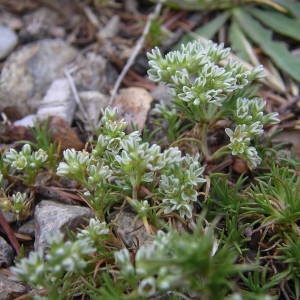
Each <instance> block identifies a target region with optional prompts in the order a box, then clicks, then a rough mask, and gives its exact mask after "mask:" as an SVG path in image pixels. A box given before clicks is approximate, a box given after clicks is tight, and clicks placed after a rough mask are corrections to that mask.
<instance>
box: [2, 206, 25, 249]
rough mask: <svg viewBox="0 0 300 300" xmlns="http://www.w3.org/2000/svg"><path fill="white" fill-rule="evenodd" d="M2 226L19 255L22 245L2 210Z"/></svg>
mask: <svg viewBox="0 0 300 300" xmlns="http://www.w3.org/2000/svg"><path fill="white" fill-rule="evenodd" d="M0 225H1V227H2V228H3V230H4V232H5V233H6V235H7V237H8V239H9V241H10V242H11V244H12V246H13V247H14V249H15V251H16V253H17V254H19V253H20V244H19V242H18V240H17V238H16V236H15V233H14V231H13V230H12V229H11V227H10V226H9V224H8V222H7V221H6V219H5V217H4V215H3V213H2V211H1V210H0Z"/></svg>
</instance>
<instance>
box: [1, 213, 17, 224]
mask: <svg viewBox="0 0 300 300" xmlns="http://www.w3.org/2000/svg"><path fill="white" fill-rule="evenodd" d="M2 214H3V216H4V218H5V220H6V222H7V223H9V224H11V223H14V222H16V221H17V215H16V213H14V212H12V211H2Z"/></svg>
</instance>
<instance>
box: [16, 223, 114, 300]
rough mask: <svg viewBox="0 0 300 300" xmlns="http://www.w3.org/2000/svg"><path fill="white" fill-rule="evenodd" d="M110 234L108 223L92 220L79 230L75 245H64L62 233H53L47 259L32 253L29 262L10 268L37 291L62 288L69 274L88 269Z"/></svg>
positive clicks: (70, 242) (49, 242)
mask: <svg viewBox="0 0 300 300" xmlns="http://www.w3.org/2000/svg"><path fill="white" fill-rule="evenodd" d="M108 232H109V230H108V228H107V226H106V223H104V222H100V221H99V220H97V219H91V220H90V223H89V226H87V227H86V228H85V229H82V230H80V231H79V232H78V233H77V234H76V239H75V240H74V241H71V240H68V241H65V240H64V235H63V234H62V233H61V232H60V231H57V232H54V233H52V234H50V235H49V236H48V239H47V242H48V245H49V246H48V251H47V253H46V254H45V255H44V254H43V253H41V252H31V253H30V255H29V257H28V258H23V259H22V260H20V261H19V262H18V263H17V264H16V266H15V267H12V268H11V269H12V272H13V273H14V274H15V275H16V276H17V277H18V278H20V279H22V280H25V281H27V282H28V283H30V284H31V285H33V286H35V287H37V288H39V287H43V288H45V287H49V285H56V284H57V285H58V286H59V285H60V284H61V282H60V280H63V278H64V275H65V274H66V273H68V272H69V273H76V272H80V271H81V270H83V269H84V268H85V267H86V266H87V263H88V260H89V259H90V254H92V253H93V252H95V250H96V247H97V244H99V241H100V243H101V238H103V237H105V236H107V234H108ZM53 299H54V298H53Z"/></svg>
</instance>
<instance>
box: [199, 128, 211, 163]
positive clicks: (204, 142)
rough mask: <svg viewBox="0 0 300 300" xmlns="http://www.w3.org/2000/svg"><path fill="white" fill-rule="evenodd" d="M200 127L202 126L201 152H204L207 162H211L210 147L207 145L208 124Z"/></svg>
mask: <svg viewBox="0 0 300 300" xmlns="http://www.w3.org/2000/svg"><path fill="white" fill-rule="evenodd" d="M199 126H200V140H201V144H200V148H201V151H202V153H203V155H204V157H205V158H206V159H207V160H209V159H210V151H209V149H208V145H207V133H208V124H206V123H204V124H199Z"/></svg>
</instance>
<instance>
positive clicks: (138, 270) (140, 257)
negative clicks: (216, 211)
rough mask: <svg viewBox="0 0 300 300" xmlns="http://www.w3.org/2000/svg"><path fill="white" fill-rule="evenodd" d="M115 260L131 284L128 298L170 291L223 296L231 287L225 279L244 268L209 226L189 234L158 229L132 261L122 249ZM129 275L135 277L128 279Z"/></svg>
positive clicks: (160, 294)
mask: <svg viewBox="0 0 300 300" xmlns="http://www.w3.org/2000/svg"><path fill="white" fill-rule="evenodd" d="M115 260H116V264H117V265H118V266H119V267H120V277H121V278H123V280H125V281H127V283H128V285H129V286H130V285H131V286H130V287H131V289H132V292H131V294H130V296H132V298H129V299H141V298H142V297H145V298H148V297H155V296H156V297H159V296H162V295H166V294H168V295H172V293H174V295H176V294H177V293H178V295H182V294H184V295H189V296H191V298H193V299H194V298H195V299H224V297H225V295H226V294H228V292H230V290H231V289H232V288H233V285H231V284H230V283H229V281H228V278H229V277H230V276H233V275H234V274H237V273H238V271H241V270H242V269H243V268H244V267H245V266H242V265H238V264H236V263H235V254H234V251H232V249H230V248H229V247H228V246H224V245H221V244H220V241H218V240H217V239H216V237H215V236H214V233H213V230H212V229H211V228H205V229H204V230H199V228H198V229H196V230H195V231H194V232H193V233H192V234H188V233H182V234H180V233H178V232H176V231H174V230H170V231H169V232H167V233H165V232H163V231H159V232H158V233H157V235H156V237H155V240H154V241H153V243H151V244H145V245H143V246H142V247H140V248H139V249H138V251H137V253H136V255H135V257H134V260H132V258H131V256H130V253H129V251H128V250H127V249H126V248H125V249H122V250H120V251H118V252H115ZM132 276H135V278H136V279H139V280H138V281H137V280H135V281H132V280H131V278H132ZM181 293H182V294H181ZM134 296H135V297H134Z"/></svg>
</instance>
